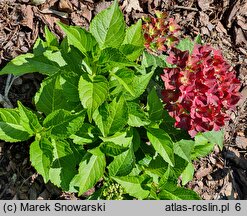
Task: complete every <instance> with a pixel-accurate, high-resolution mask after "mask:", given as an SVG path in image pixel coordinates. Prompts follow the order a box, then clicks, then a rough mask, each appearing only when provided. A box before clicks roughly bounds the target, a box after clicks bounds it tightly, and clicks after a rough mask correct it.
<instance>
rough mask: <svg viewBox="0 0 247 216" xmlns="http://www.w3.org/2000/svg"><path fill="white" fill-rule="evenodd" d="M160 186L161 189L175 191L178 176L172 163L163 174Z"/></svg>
mask: <svg viewBox="0 0 247 216" xmlns="http://www.w3.org/2000/svg"><path fill="white" fill-rule="evenodd" d="M158 188H159V190H163V189H165V190H166V189H167V190H169V191H173V190H175V189H176V188H177V178H176V176H175V172H174V170H173V169H172V167H171V166H170V165H168V167H167V169H166V171H165V173H164V174H163V175H162V176H161V178H160V181H159V184H158Z"/></svg>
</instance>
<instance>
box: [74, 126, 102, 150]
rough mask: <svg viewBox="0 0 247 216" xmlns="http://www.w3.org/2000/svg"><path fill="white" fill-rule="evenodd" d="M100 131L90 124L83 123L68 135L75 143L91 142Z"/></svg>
mask: <svg viewBox="0 0 247 216" xmlns="http://www.w3.org/2000/svg"><path fill="white" fill-rule="evenodd" d="M99 134H100V131H99V130H97V129H96V127H94V126H93V125H91V124H88V123H84V124H83V125H82V126H81V127H78V130H77V132H76V133H75V134H72V135H71V136H70V138H71V139H73V142H74V143H75V144H80V145H83V144H86V143H93V142H94V141H95V140H96V139H97V138H98V136H99Z"/></svg>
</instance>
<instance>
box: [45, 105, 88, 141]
mask: <svg viewBox="0 0 247 216" xmlns="http://www.w3.org/2000/svg"><path fill="white" fill-rule="evenodd" d="M84 118H85V112H84V111H81V112H79V113H75V114H72V113H71V112H69V111H66V110H63V109H59V110H56V111H54V112H52V113H50V114H49V115H48V116H47V117H46V118H45V120H44V122H43V126H44V127H46V128H48V129H49V130H50V133H51V135H52V136H56V137H60V138H68V137H69V136H70V135H71V134H74V133H75V132H76V131H77V130H78V128H80V127H81V126H82V124H83V122H84Z"/></svg>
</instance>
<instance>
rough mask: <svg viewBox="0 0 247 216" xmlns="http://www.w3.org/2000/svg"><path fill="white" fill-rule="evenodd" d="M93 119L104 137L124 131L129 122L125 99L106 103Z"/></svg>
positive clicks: (121, 98) (115, 99) (95, 113)
mask: <svg viewBox="0 0 247 216" xmlns="http://www.w3.org/2000/svg"><path fill="white" fill-rule="evenodd" d="M93 119H94V121H95V123H96V125H97V126H98V128H99V129H100V131H101V133H102V134H103V136H105V137H106V136H108V135H113V134H115V133H116V132H117V131H120V130H121V129H123V127H124V126H125V125H126V124H127V121H128V108H127V106H126V102H125V100H124V98H123V97H120V99H119V100H118V101H117V98H114V100H113V101H112V102H111V103H110V104H107V103H104V104H103V105H102V106H100V107H99V108H98V109H97V110H96V111H95V112H94V115H93Z"/></svg>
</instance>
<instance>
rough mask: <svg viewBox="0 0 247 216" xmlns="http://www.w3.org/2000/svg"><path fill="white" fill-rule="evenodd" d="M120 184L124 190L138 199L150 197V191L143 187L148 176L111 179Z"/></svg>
mask: <svg viewBox="0 0 247 216" xmlns="http://www.w3.org/2000/svg"><path fill="white" fill-rule="evenodd" d="M111 178H112V179H113V180H115V181H116V182H117V183H118V184H120V185H122V187H123V188H124V190H125V191H126V192H127V193H128V194H129V195H131V196H133V197H136V198H137V199H140V200H142V199H145V198H147V197H148V195H149V193H150V192H149V190H146V189H144V188H143V187H142V183H143V182H144V181H145V180H146V176H122V177H111Z"/></svg>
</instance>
